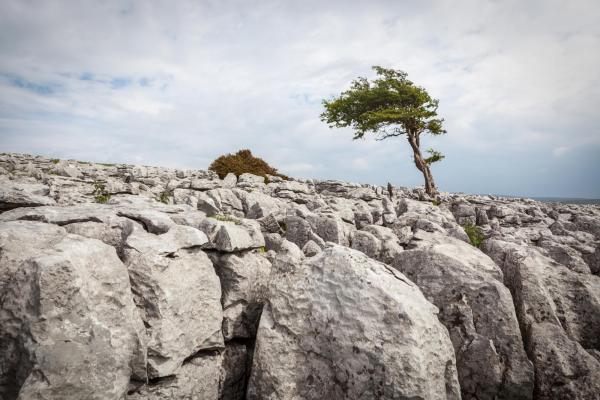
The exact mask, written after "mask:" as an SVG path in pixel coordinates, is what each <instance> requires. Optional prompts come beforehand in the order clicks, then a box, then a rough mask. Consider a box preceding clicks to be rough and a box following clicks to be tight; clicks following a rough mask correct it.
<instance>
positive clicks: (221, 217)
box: [209, 215, 242, 225]
mask: <svg viewBox="0 0 600 400" xmlns="http://www.w3.org/2000/svg"><path fill="white" fill-rule="evenodd" d="M209 218H214V219H216V220H217V221H222V222H233V223H234V224H236V225H241V224H242V221H240V220H239V219H236V218H234V217H232V216H231V215H215V216H214V217H209Z"/></svg>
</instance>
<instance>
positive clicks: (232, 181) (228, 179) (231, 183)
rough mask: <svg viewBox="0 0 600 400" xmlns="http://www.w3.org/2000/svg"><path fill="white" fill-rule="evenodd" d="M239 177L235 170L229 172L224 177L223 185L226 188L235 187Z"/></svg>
mask: <svg viewBox="0 0 600 400" xmlns="http://www.w3.org/2000/svg"><path fill="white" fill-rule="evenodd" d="M237 182H238V178H237V176H235V174H234V173H233V172H230V173H228V174H227V175H225V178H223V187H224V188H234V187H235V186H236V185H237Z"/></svg>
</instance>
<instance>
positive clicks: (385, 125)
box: [321, 66, 446, 140]
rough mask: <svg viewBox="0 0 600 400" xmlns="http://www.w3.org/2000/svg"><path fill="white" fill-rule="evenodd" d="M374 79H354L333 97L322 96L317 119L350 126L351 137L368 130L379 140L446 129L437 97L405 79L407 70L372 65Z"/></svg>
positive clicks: (337, 126)
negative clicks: (321, 111)
mask: <svg viewBox="0 0 600 400" xmlns="http://www.w3.org/2000/svg"><path fill="white" fill-rule="evenodd" d="M373 69H374V70H375V72H376V73H377V75H378V78H377V79H374V80H372V81H369V80H368V79H367V78H362V77H360V78H358V79H356V80H354V81H353V82H352V84H351V86H350V89H348V90H346V91H344V92H342V93H341V94H340V95H339V96H338V97H337V98H333V99H332V100H324V101H323V105H324V107H325V111H324V112H323V113H322V114H321V120H322V121H324V122H326V123H327V124H328V125H329V126H330V127H336V128H344V127H351V128H352V129H354V139H360V138H362V137H364V135H365V134H366V133H368V132H371V133H374V134H376V135H377V136H378V139H379V140H382V139H386V138H388V137H393V136H400V135H404V134H409V135H419V134H421V133H423V132H429V133H431V134H433V135H441V134H443V133H446V131H445V130H444V129H443V128H442V122H443V119H440V118H438V117H437V109H438V100H436V99H433V98H432V97H431V96H429V94H428V93H427V91H426V90H425V89H424V88H422V87H420V86H416V85H415V84H414V83H413V82H411V81H410V80H408V79H407V74H406V73H405V72H403V71H400V70H393V69H387V68H382V67H378V66H375V67H373Z"/></svg>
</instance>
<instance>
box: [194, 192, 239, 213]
mask: <svg viewBox="0 0 600 400" xmlns="http://www.w3.org/2000/svg"><path fill="white" fill-rule="evenodd" d="M234 190H235V189H222V188H219V189H212V190H209V191H207V192H205V194H206V197H204V196H199V197H198V201H199V205H198V208H199V209H201V210H202V211H205V212H206V213H207V214H208V215H211V214H210V213H209V212H208V211H206V210H204V209H202V208H200V201H201V200H202V201H207V200H206V199H207V198H208V199H210V200H212V205H214V207H216V208H217V209H218V210H219V211H220V213H223V214H229V215H234V216H236V217H244V205H243V204H242V201H241V200H240V198H239V197H238V196H237V195H236V192H234Z"/></svg>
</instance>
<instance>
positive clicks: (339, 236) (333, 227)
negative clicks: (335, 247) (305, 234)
mask: <svg viewBox="0 0 600 400" xmlns="http://www.w3.org/2000/svg"><path fill="white" fill-rule="evenodd" d="M308 223H309V224H310V227H311V230H312V231H313V232H315V233H316V234H317V235H318V236H319V237H320V238H322V239H323V240H324V241H326V242H333V243H337V244H341V245H344V246H347V245H348V244H349V236H350V232H351V230H350V229H349V228H348V227H347V226H346V225H345V224H344V222H343V221H342V219H341V218H340V217H339V216H338V215H335V214H334V215H328V214H326V215H317V214H314V215H310V216H309V217H308ZM296 244H298V243H296ZM298 246H300V244H298Z"/></svg>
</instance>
